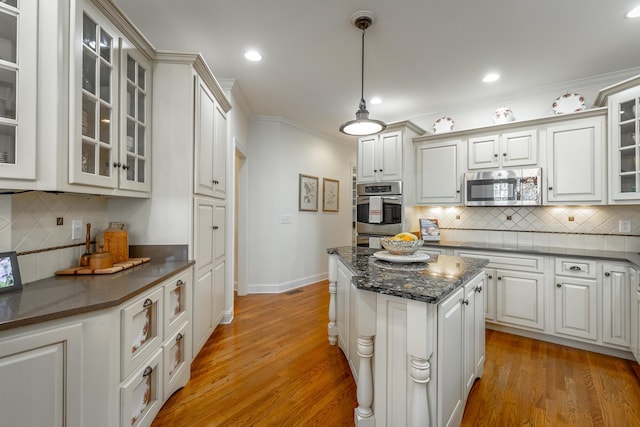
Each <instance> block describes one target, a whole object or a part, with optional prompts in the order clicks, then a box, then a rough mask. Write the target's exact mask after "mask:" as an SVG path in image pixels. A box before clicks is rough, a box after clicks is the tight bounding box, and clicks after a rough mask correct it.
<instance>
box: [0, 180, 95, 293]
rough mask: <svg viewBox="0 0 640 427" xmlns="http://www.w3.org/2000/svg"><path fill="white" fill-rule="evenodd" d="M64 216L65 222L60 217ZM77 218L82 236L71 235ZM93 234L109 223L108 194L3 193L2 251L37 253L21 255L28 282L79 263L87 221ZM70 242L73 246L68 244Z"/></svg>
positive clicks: (0, 197) (0, 219)
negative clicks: (73, 223) (58, 223)
mask: <svg viewBox="0 0 640 427" xmlns="http://www.w3.org/2000/svg"><path fill="white" fill-rule="evenodd" d="M57 218H63V220H64V223H63V225H57V224H56V219H57ZM73 220H81V221H82V233H81V234H82V238H80V239H75V240H74V239H71V224H72V221H73ZM87 223H90V224H91V237H92V239H95V236H96V235H97V234H98V233H100V232H102V231H103V230H104V229H105V228H106V227H107V226H108V222H107V199H106V197H104V196H93V195H79V194H69V193H47V192H41V191H29V192H24V193H18V194H3V195H0V252H6V251H16V252H18V253H19V254H20V253H22V252H32V251H35V252H36V253H30V254H24V255H19V256H18V264H19V265H20V275H21V277H22V281H23V282H24V283H28V282H32V281H34V280H38V279H41V278H45V277H50V276H53V274H54V273H55V272H56V271H57V270H60V269H62V268H67V267H71V266H73V265H76V264H77V262H78V259H79V257H80V255H81V254H82V253H83V252H84V246H83V245H81V246H74V245H77V244H81V243H83V242H84V240H85V232H86V224H87ZM66 246H70V247H66Z"/></svg>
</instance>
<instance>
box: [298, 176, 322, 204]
mask: <svg viewBox="0 0 640 427" xmlns="http://www.w3.org/2000/svg"><path fill="white" fill-rule="evenodd" d="M298 183H299V186H298V210H299V211H310V212H317V211H318V177H317V176H310V175H304V174H299V175H298Z"/></svg>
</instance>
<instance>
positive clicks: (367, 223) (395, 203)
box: [356, 181, 403, 246]
mask: <svg viewBox="0 0 640 427" xmlns="http://www.w3.org/2000/svg"><path fill="white" fill-rule="evenodd" d="M356 194H357V202H356V203H357V207H356V208H357V214H356V216H357V222H356V231H357V233H358V246H369V240H370V239H371V238H374V239H379V238H380V237H383V236H393V235H396V234H398V233H400V232H402V216H403V212H402V209H403V206H402V182H401V181H388V182H375V183H373V182H372V183H362V184H358V185H357V186H356Z"/></svg>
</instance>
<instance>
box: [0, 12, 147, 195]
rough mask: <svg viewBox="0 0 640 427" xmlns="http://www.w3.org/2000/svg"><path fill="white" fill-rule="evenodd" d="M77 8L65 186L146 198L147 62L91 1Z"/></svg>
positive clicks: (124, 34)
mask: <svg viewBox="0 0 640 427" xmlns="http://www.w3.org/2000/svg"><path fill="white" fill-rule="evenodd" d="M0 1H1V0H0ZM78 5H79V8H78V10H77V11H76V27H75V39H74V41H73V51H74V52H75V55H74V57H73V58H72V63H71V67H72V70H73V72H72V75H71V86H72V89H73V90H72V93H73V95H72V110H71V111H72V114H71V129H73V131H72V135H71V137H70V145H69V150H70V152H71V155H70V162H71V163H70V165H69V182H70V183H71V184H85V185H91V186H97V187H104V188H109V189H122V190H133V191H141V192H148V191H150V190H151V183H150V176H151V165H150V153H151V150H150V146H149V142H150V129H151V127H150V123H151V122H150V117H151V114H150V102H151V93H150V89H151V61H150V59H149V56H148V55H144V54H143V53H142V52H141V51H140V50H138V49H137V48H136V46H137V45H134V44H133V43H131V41H130V40H129V39H128V38H127V36H126V33H124V32H123V31H124V30H122V31H121V29H120V27H117V28H116V26H115V25H114V24H113V23H112V22H111V21H109V20H108V19H107V17H106V16H105V15H104V14H103V13H102V12H101V11H100V10H98V9H97V8H96V7H95V6H94V5H93V4H92V3H91V2H90V1H87V0H85V1H82V0H80V1H78Z"/></svg>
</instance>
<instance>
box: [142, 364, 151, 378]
mask: <svg viewBox="0 0 640 427" xmlns="http://www.w3.org/2000/svg"><path fill="white" fill-rule="evenodd" d="M152 372H153V368H152V367H151V366H147V367H146V368H144V372H142V376H143V377H148V376H149V375H151V373H152Z"/></svg>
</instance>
